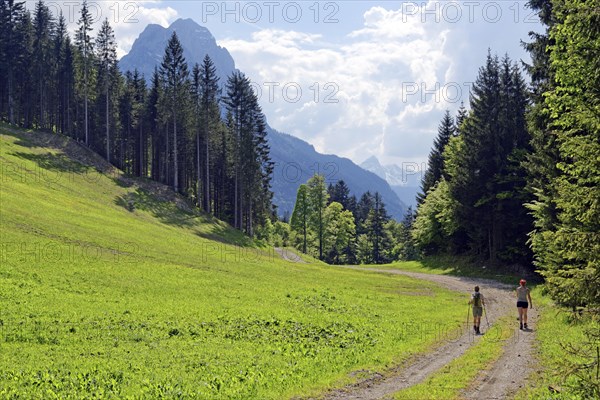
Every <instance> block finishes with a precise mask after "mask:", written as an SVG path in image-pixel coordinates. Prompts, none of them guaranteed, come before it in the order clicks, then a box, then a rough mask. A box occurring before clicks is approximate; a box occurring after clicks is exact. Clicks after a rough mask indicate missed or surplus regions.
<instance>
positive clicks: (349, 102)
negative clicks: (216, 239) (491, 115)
mask: <svg viewBox="0 0 600 400" xmlns="http://www.w3.org/2000/svg"><path fill="white" fill-rule="evenodd" d="M47 3H48V4H50V5H51V8H52V7H54V8H55V9H59V8H60V9H61V10H63V12H64V13H65V14H66V15H67V16H68V19H71V20H72V22H75V21H76V19H77V18H78V16H77V15H76V14H77V11H78V6H77V2H72V1H65V2H47ZM32 4H33V3H30V4H28V5H29V6H31V5H32ZM90 4H92V8H93V9H92V11H93V14H94V15H95V16H97V21H98V24H99V22H100V21H101V20H102V19H103V18H104V17H108V18H109V20H110V21H111V22H112V24H113V26H114V27H115V30H116V33H117V41H118V44H119V54H120V55H121V56H122V55H124V54H126V53H127V51H129V49H130V48H131V45H132V44H133V42H134V40H135V39H136V38H137V36H138V35H139V33H141V31H142V30H143V29H144V28H145V26H146V25H147V24H149V23H158V24H160V25H163V26H168V25H169V24H170V23H172V22H173V21H175V20H176V19H178V18H192V19H194V20H195V21H196V22H198V23H199V24H201V25H204V26H206V27H207V28H208V29H209V30H210V31H211V32H212V33H213V35H214V36H215V38H216V39H217V42H218V43H219V45H221V46H224V47H226V48H227V49H228V50H229V52H230V53H231V54H232V56H233V58H234V60H235V61H236V66H237V67H238V68H239V69H240V70H241V71H243V72H245V73H246V74H247V75H248V76H249V77H250V79H251V80H252V81H253V82H255V86H256V87H257V88H260V91H261V93H260V102H261V105H262V107H263V111H264V112H265V114H266V116H267V118H268V120H269V123H270V124H271V126H273V127H274V128H276V129H277V130H280V131H283V132H286V133H290V134H293V135H295V136H298V137H300V138H302V139H305V140H307V141H309V142H310V143H312V144H313V145H315V147H316V148H317V150H319V151H321V152H324V153H334V154H338V155H340V156H345V157H349V158H350V159H352V160H353V161H355V162H357V163H360V162H362V161H363V160H365V159H366V158H368V157H370V156H371V155H375V156H377V157H378V158H379V159H380V160H381V161H382V162H383V163H384V164H389V163H396V164H401V163H403V162H416V163H419V164H420V163H423V162H424V161H425V160H426V158H427V154H428V152H429V149H430V147H431V144H432V142H433V139H434V137H435V135H436V132H437V126H438V123H439V121H440V119H441V117H442V115H443V113H444V111H445V110H446V109H450V110H451V111H452V112H455V111H456V109H457V108H458V107H459V105H460V101H461V100H464V101H465V103H467V105H468V97H469V93H468V88H469V86H470V82H472V81H474V79H475V77H476V75H477V70H478V68H479V67H480V66H481V65H482V64H483V62H484V61H485V57H486V54H487V51H488V48H490V49H491V50H492V52H493V53H497V54H498V55H500V56H503V55H504V54H505V53H508V54H509V56H510V57H511V58H512V59H513V60H517V61H519V60H525V61H527V60H528V56H527V54H526V53H525V51H524V50H523V49H522V47H521V45H520V41H521V40H528V35H527V34H528V32H529V31H532V30H534V31H539V30H540V29H541V27H540V25H539V23H538V22H537V17H536V16H535V15H533V14H532V13H531V11H530V10H529V9H527V8H526V3H525V2H522V1H458V2H455V1H419V2H412V1H411V2H399V1H369V2H365V1H329V2H328V1H324V2H316V1H307V2H303V1H296V2H293V1H255V2H222V1H141V2H130V1H120V2H119V1H102V2H93V1H90ZM70 14H72V15H73V16H72V17H70V18H69V15H70ZM73 25H74V24H73Z"/></svg>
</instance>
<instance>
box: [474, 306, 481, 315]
mask: <svg viewBox="0 0 600 400" xmlns="http://www.w3.org/2000/svg"><path fill="white" fill-rule="evenodd" d="M482 315H483V307H477V306H473V316H474V317H481V316H482Z"/></svg>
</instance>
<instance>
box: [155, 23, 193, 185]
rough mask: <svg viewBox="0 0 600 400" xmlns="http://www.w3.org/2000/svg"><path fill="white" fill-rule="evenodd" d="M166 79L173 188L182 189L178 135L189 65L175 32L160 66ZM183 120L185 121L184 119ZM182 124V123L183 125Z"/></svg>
mask: <svg viewBox="0 0 600 400" xmlns="http://www.w3.org/2000/svg"><path fill="white" fill-rule="evenodd" d="M160 71H161V74H162V76H163V81H164V85H165V88H164V91H165V93H164V94H165V99H167V102H168V108H169V113H170V114H169V118H170V119H171V121H172V127H173V190H175V191H176V192H179V191H180V185H179V172H180V171H179V146H180V143H179V142H180V140H179V137H178V135H177V133H178V132H177V128H178V120H179V119H181V118H182V117H183V115H182V114H183V113H181V112H180V109H181V108H182V106H183V105H184V104H186V103H187V102H186V98H185V97H186V93H188V89H187V86H188V80H187V78H188V74H189V73H188V66H187V63H186V61H185V58H184V56H183V47H181V42H179V38H178V37H177V33H175V32H173V34H172V35H171V38H170V39H169V43H168V44H167V47H166V49H165V55H164V57H163V61H162V64H161V67H160ZM182 122H183V121H182ZM181 125H182V124H180V126H181Z"/></svg>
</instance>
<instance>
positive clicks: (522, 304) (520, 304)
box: [517, 301, 529, 308]
mask: <svg viewBox="0 0 600 400" xmlns="http://www.w3.org/2000/svg"><path fill="white" fill-rule="evenodd" d="M517 307H518V308H527V307H529V303H528V302H526V301H517Z"/></svg>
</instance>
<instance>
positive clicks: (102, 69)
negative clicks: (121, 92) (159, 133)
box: [96, 18, 118, 162]
mask: <svg viewBox="0 0 600 400" xmlns="http://www.w3.org/2000/svg"><path fill="white" fill-rule="evenodd" d="M96 51H97V57H96V61H97V64H98V85H99V87H100V90H101V91H102V93H103V94H104V110H103V112H104V117H105V118H104V127H105V139H104V140H105V149H106V160H107V161H108V162H111V137H110V128H111V115H114V111H112V112H111V110H110V103H111V91H112V90H113V88H114V87H115V84H116V80H117V73H118V70H117V43H116V41H115V34H114V31H113V29H112V27H111V26H110V23H109V22H108V18H107V19H105V20H104V22H103V23H102V27H101V28H100V31H99V32H98V36H97V37H96ZM99 114H101V113H100V112H99Z"/></svg>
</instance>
